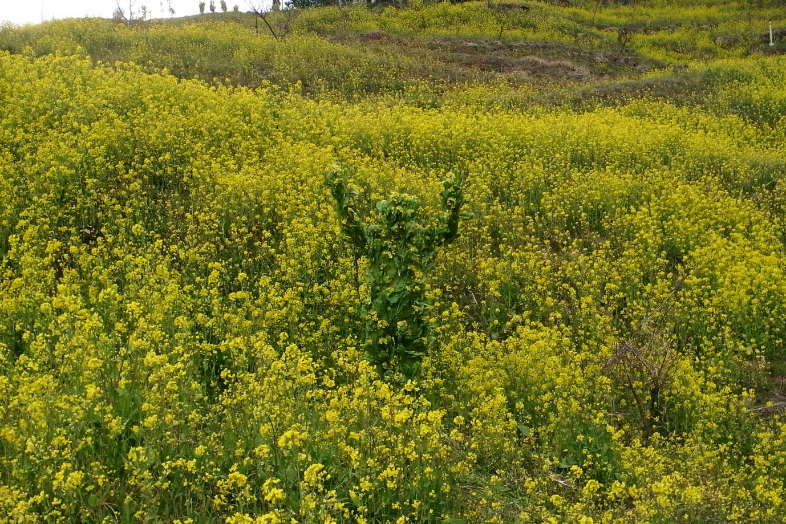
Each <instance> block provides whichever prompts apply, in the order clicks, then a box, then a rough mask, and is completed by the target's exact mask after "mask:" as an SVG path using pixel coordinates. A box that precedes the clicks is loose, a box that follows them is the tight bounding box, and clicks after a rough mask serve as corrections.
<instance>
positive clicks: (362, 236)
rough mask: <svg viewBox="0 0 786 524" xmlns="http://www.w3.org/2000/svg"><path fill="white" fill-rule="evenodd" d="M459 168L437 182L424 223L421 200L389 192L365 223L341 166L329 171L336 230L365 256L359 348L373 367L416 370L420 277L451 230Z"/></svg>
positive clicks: (426, 323) (425, 319)
mask: <svg viewBox="0 0 786 524" xmlns="http://www.w3.org/2000/svg"><path fill="white" fill-rule="evenodd" d="M465 178H466V175H463V174H456V173H455V172H453V173H451V175H450V176H449V177H448V178H446V179H445V181H444V182H443V190H442V192H441V193H440V196H441V197H442V207H443V209H444V210H445V212H444V213H443V214H442V215H440V216H439V217H438V225H435V226H431V227H428V226H426V225H424V224H423V223H422V222H423V217H422V213H421V211H420V203H419V202H418V200H417V199H416V198H414V197H412V196H410V195H407V194H399V193H396V194H394V195H392V196H391V197H390V198H389V199H388V200H384V201H382V202H379V203H377V205H376V212H377V213H378V214H379V218H380V221H379V223H377V224H371V225H366V224H364V223H363V221H362V220H361V219H360V217H359V214H358V211H357V210H356V209H355V199H356V197H357V195H358V191H357V190H356V189H354V188H352V187H351V186H349V185H348V181H347V174H346V172H343V171H342V170H340V169H339V170H334V171H330V172H328V173H327V175H326V181H327V184H328V187H329V188H330V192H331V194H332V195H333V198H334V199H335V202H336V212H337V214H338V217H339V220H340V222H341V227H342V231H343V232H344V234H345V235H346V237H347V239H348V240H349V241H350V242H351V244H352V246H353V248H354V250H355V258H356V260H357V259H358V258H360V257H365V260H366V262H367V264H368V272H367V274H366V280H367V283H368V285H369V290H370V299H369V303H368V304H366V305H364V306H363V316H364V317H365V321H366V340H365V345H364V347H365V351H366V358H367V359H368V361H369V362H370V363H371V364H372V365H374V366H376V368H377V370H378V372H379V373H380V375H384V374H390V375H395V373H396V371H399V372H400V373H401V374H402V375H403V377H404V379H405V380H406V379H412V378H415V377H417V375H418V368H419V367H420V362H421V359H422V358H423V357H424V356H425V355H427V354H428V348H429V347H430V346H431V345H433V336H432V333H431V331H432V330H431V328H430V318H429V316H430V315H429V314H430V312H431V309H432V307H433V304H432V300H431V299H430V298H429V296H428V294H427V292H426V289H427V284H426V282H425V278H426V276H427V275H428V273H429V272H430V270H431V269H432V267H433V259H434V256H435V255H436V250H437V249H438V248H440V247H442V246H443V245H446V244H449V243H451V242H453V240H455V238H456V237H457V236H458V226H459V218H465V219H466V218H468V215H466V214H462V213H461V208H462V206H463V205H464V193H463V189H462V184H463V182H464V179H465Z"/></svg>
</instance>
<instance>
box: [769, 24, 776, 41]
mask: <svg viewBox="0 0 786 524" xmlns="http://www.w3.org/2000/svg"><path fill="white" fill-rule="evenodd" d="M774 45H775V42H773V41H772V22H770V47H772V46H774Z"/></svg>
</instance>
